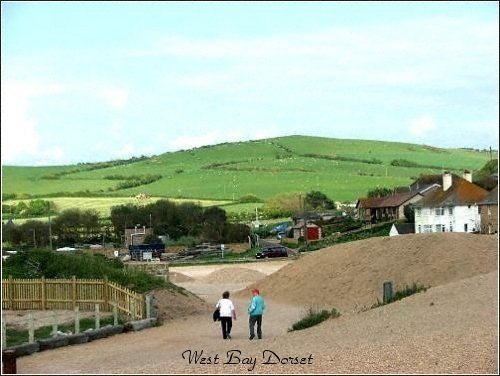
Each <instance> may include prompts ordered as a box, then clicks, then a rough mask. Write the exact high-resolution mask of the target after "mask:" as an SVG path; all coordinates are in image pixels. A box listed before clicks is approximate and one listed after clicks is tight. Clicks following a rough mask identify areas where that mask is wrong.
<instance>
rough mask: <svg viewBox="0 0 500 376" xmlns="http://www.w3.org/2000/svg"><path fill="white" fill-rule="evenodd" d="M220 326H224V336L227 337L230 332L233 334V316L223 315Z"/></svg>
mask: <svg viewBox="0 0 500 376" xmlns="http://www.w3.org/2000/svg"><path fill="white" fill-rule="evenodd" d="M220 326H222V338H224V339H227V336H228V334H231V328H232V327H233V319H232V318H231V317H223V316H221V318H220Z"/></svg>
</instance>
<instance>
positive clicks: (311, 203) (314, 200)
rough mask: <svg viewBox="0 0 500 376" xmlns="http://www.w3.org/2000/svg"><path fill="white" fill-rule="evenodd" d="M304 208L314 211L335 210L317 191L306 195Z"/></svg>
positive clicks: (330, 202)
mask: <svg viewBox="0 0 500 376" xmlns="http://www.w3.org/2000/svg"><path fill="white" fill-rule="evenodd" d="M305 203H306V206H308V207H310V208H312V209H314V210H318V209H319V210H331V209H335V204H334V203H333V201H332V200H330V199H329V198H328V197H327V196H326V195H325V194H324V193H321V192H319V191H311V192H309V193H308V194H306V198H305Z"/></svg>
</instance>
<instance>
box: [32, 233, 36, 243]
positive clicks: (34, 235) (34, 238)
mask: <svg viewBox="0 0 500 376" xmlns="http://www.w3.org/2000/svg"><path fill="white" fill-rule="evenodd" d="M32 231H33V246H34V247H35V248H36V230H35V229H32Z"/></svg>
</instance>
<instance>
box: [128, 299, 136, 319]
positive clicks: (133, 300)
mask: <svg viewBox="0 0 500 376" xmlns="http://www.w3.org/2000/svg"><path fill="white" fill-rule="evenodd" d="M129 298H130V299H131V302H130V306H131V307H130V316H131V318H132V320H135V296H130V295H129Z"/></svg>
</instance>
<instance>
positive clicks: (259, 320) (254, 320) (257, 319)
mask: <svg viewBox="0 0 500 376" xmlns="http://www.w3.org/2000/svg"><path fill="white" fill-rule="evenodd" d="M255 323H257V337H259V339H261V338H262V315H256V316H250V317H249V318H248V324H249V326H250V337H251V338H253V337H255V332H254V328H255Z"/></svg>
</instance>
